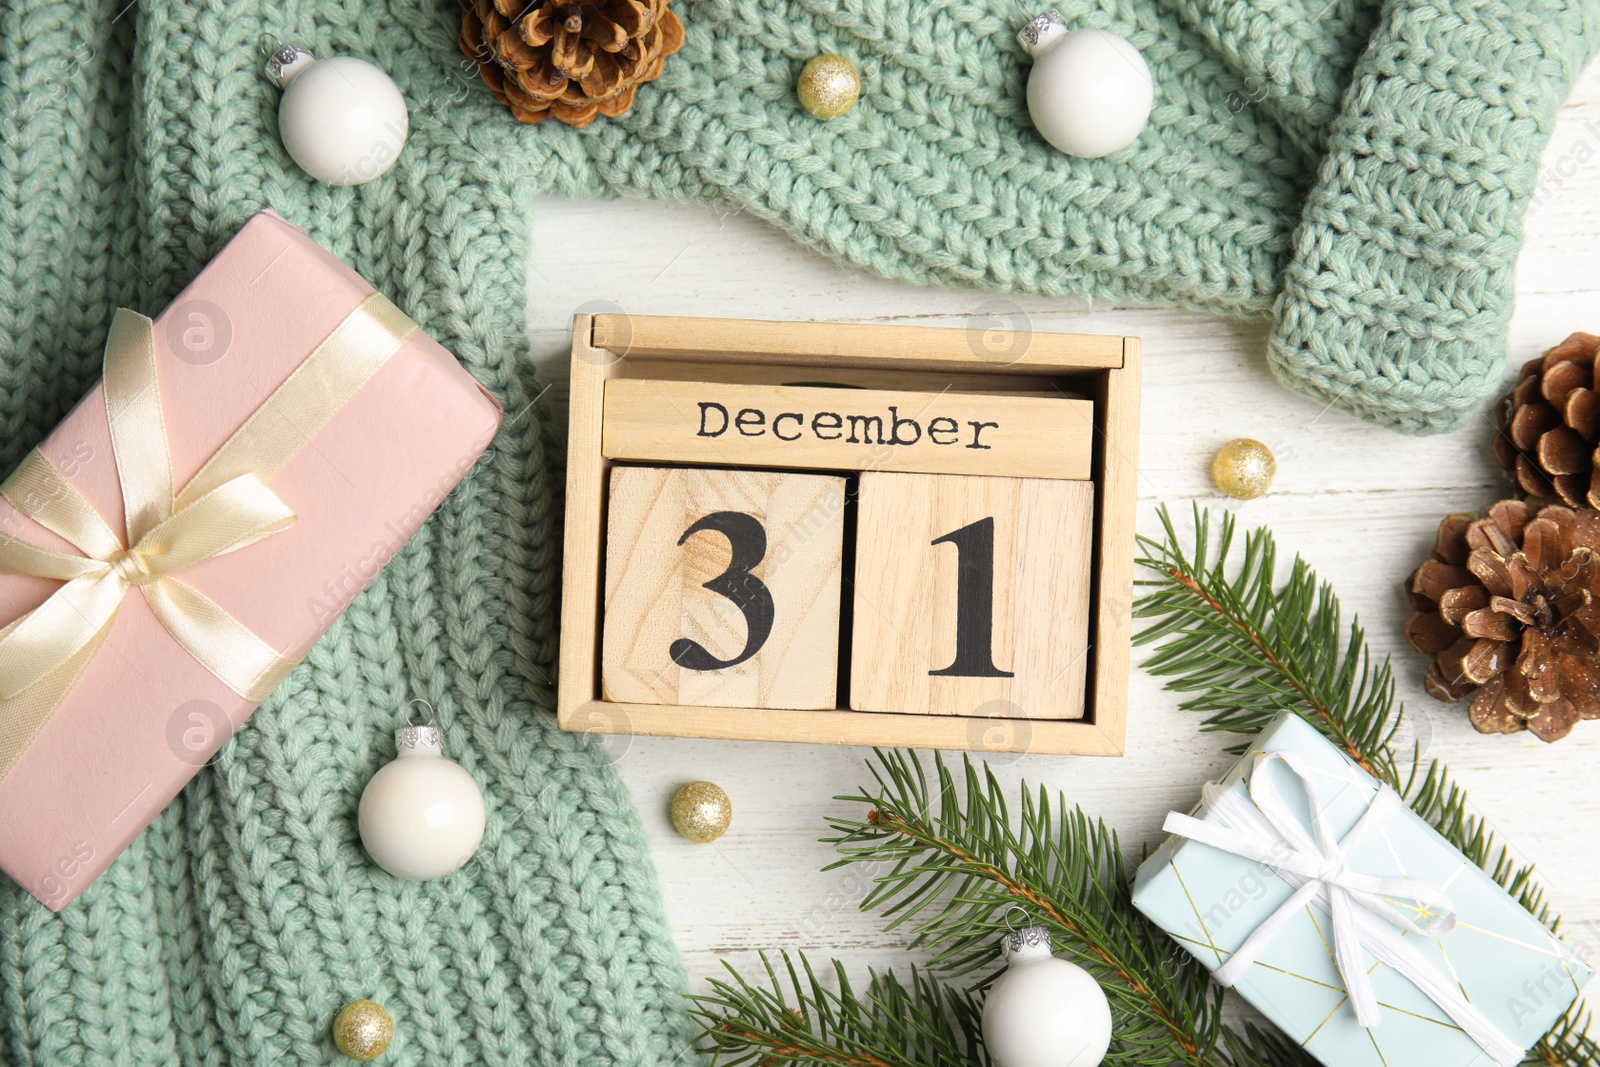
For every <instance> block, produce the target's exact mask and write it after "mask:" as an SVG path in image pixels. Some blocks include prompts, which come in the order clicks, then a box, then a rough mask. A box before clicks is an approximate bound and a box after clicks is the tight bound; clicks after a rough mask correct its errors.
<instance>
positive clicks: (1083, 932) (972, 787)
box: [830, 752, 1309, 1067]
mask: <svg viewBox="0 0 1600 1067" xmlns="http://www.w3.org/2000/svg"><path fill="white" fill-rule="evenodd" d="M933 768H934V772H935V773H934V778H933V780H932V781H931V782H930V780H929V777H928V773H927V769H926V765H925V764H924V762H923V761H922V760H921V759H920V758H918V757H917V756H914V755H911V754H908V753H900V752H890V753H884V752H879V753H878V754H877V758H876V761H875V765H874V767H873V774H874V776H875V778H876V779H877V789H876V790H874V791H868V792H863V793H860V794H857V795H855V796H849V797H840V798H838V799H841V800H849V801H854V802H857V803H861V804H865V805H867V806H868V807H869V808H870V811H869V813H868V815H867V817H866V818H865V819H864V820H852V819H844V818H835V819H832V820H830V823H831V825H832V826H833V828H834V829H835V831H837V832H838V834H839V836H838V837H836V838H833V839H831V840H832V842H833V844H834V845H835V846H836V847H837V848H838V849H839V851H840V853H841V855H842V857H843V858H842V859H841V860H840V861H839V862H838V863H837V864H834V866H840V865H844V864H850V863H872V864H876V865H880V866H887V867H888V868H889V869H888V871H887V872H880V873H878V874H877V875H876V876H875V879H874V880H875V885H874V888H873V889H872V891H871V892H870V893H869V894H868V895H867V897H866V898H865V899H864V900H863V901H862V904H861V907H862V909H863V910H868V911H871V910H877V911H881V912H882V913H883V914H884V915H885V917H886V918H887V920H888V922H887V927H888V928H889V929H895V928H897V927H900V926H908V927H909V928H910V930H911V932H912V941H911V946H912V947H913V948H926V949H929V950H931V951H932V952H933V953H934V955H933V960H932V964H931V966H932V967H934V968H935V969H936V970H938V971H940V972H941V973H943V974H946V975H949V976H959V975H965V974H968V973H971V972H973V971H975V970H977V969H979V968H983V967H986V966H987V965H989V964H991V963H992V962H993V961H994V959H995V958H996V956H997V955H998V944H999V940H1000V938H1001V935H1003V934H1004V933H1005V931H1006V927H1005V924H1004V921H1003V917H1004V913H1005V911H1006V909H1007V908H1008V907H1009V906H1010V905H1013V904H1015V905H1020V906H1021V907H1023V908H1024V909H1025V910H1026V911H1028V912H1029V913H1030V915H1031V916H1032V917H1033V920H1034V921H1035V922H1038V923H1039V924H1040V925H1043V926H1046V927H1048V928H1050V929H1051V930H1052V932H1053V933H1054V934H1055V935H1056V937H1055V940H1056V943H1057V947H1058V948H1059V949H1060V950H1061V951H1062V953H1063V954H1064V955H1065V956H1067V957H1068V958H1071V959H1072V960H1074V962H1076V963H1078V964H1079V965H1081V966H1083V967H1084V968H1085V969H1087V970H1088V971H1089V972H1090V973H1091V974H1092V975H1094V977H1095V978H1096V980H1098V981H1099V982H1100V984H1101V986H1102V988H1104V989H1105V992H1106V996H1107V998H1108V1000H1109V1001H1110V1002H1111V1007H1112V1013H1113V1015H1114V1017H1115V1019H1116V1028H1115V1038H1114V1041H1113V1044H1112V1047H1111V1050H1110V1052H1109V1053H1108V1055H1107V1057H1106V1061H1105V1062H1106V1063H1108V1064H1121V1065H1127V1067H1133V1065H1146V1064H1149V1065H1156V1064H1160V1065H1166V1064H1172V1063H1184V1064H1190V1065H1193V1067H1223V1065H1227V1064H1236V1065H1241V1067H1243V1065H1249V1067H1270V1065H1272V1064H1274V1063H1276V1062H1279V1061H1275V1060H1271V1059H1259V1058H1254V1056H1253V1055H1252V1050H1250V1049H1244V1050H1243V1051H1242V1052H1241V1054H1240V1056H1238V1057H1237V1058H1236V1057H1233V1056H1230V1055H1229V1054H1228V1052H1227V1051H1226V1050H1224V1048H1223V1042H1224V1036H1225V1028H1224V1027H1223V1024H1222V1018H1221V1003H1222V991H1221V989H1220V988H1218V987H1216V986H1214V985H1213V984H1212V983H1211V982H1210V978H1209V974H1208V972H1207V971H1206V970H1205V968H1204V967H1202V966H1201V965H1200V964H1199V963H1198V962H1197V961H1196V960H1194V959H1193V957H1191V956H1190V955H1189V954H1188V953H1186V952H1184V951H1182V950H1181V949H1180V948H1178V947H1177V946H1176V945H1174V944H1173V942H1172V941H1171V939H1170V938H1169V937H1168V936H1167V935H1166V934H1165V933H1164V932H1163V931H1161V930H1160V929H1158V928H1157V927H1156V926H1155V925H1154V924H1152V923H1150V922H1149V920H1147V919H1145V918H1144V916H1143V915H1142V914H1140V913H1139V912H1138V911H1137V910H1136V909H1135V908H1134V907H1133V903H1132V895H1131V890H1130V886H1129V872H1128V870H1127V867H1126V863H1125V860H1124V858H1123V853H1122V848H1121V846H1120V844H1119V843H1118V841H1117V837H1116V835H1115V833H1113V832H1112V831H1110V830H1109V829H1108V828H1107V827H1106V826H1105V825H1104V824H1103V823H1101V822H1099V821H1097V820H1091V819H1090V818H1089V817H1088V816H1086V815H1084V814H1083V812H1082V811H1080V810H1078V809H1077V808H1073V807H1069V806H1068V805H1067V803H1066V800H1065V798H1064V797H1062V796H1061V795H1060V794H1057V795H1056V797H1055V798H1054V800H1053V801H1052V799H1051V796H1050V794H1049V793H1048V792H1047V791H1045V790H1043V789H1040V790H1039V791H1038V792H1036V793H1035V792H1032V791H1030V790H1029V789H1028V788H1027V787H1026V786H1024V787H1023V789H1022V791H1021V797H1020V803H1019V805H1018V809H1017V812H1016V818H1015V820H1013V819H1012V818H1011V812H1010V810H1009V809H1008V806H1007V803H1006V796H1005V791H1004V790H1003V789H1002V787H1001V785H1000V783H999V781H998V780H997V779H996V778H995V776H994V774H993V773H992V772H990V771H989V770H988V768H987V767H985V768H984V769H983V770H982V772H981V773H980V771H979V769H978V767H977V766H976V765H975V764H974V763H973V762H972V760H971V759H964V760H963V771H964V773H963V775H962V777H961V779H960V781H959V782H958V780H957V778H956V776H955V775H954V774H953V773H952V772H951V770H950V768H949V767H948V766H947V765H946V764H945V762H944V760H943V758H942V757H939V756H935V758H934V760H933ZM983 984H984V983H982V982H980V983H979V986H980V988H981V986H982V985H983ZM1296 1062H1298V1063H1307V1062H1309V1060H1306V1059H1304V1058H1303V1055H1302V1058H1301V1059H1299V1060H1297V1061H1296Z"/></svg>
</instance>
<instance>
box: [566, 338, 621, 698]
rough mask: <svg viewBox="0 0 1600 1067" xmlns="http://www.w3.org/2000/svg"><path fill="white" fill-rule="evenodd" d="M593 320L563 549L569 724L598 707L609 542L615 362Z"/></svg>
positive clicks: (573, 432) (578, 342)
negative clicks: (584, 707) (606, 436)
mask: <svg viewBox="0 0 1600 1067" xmlns="http://www.w3.org/2000/svg"><path fill="white" fill-rule="evenodd" d="M593 325H594V322H593V316H591V315H578V316H575V317H574V318H573V322H572V369H571V372H570V378H569V389H570V395H569V398H568V401H567V405H568V412H569V414H568V420H569V421H568V428H567V514H566V526H565V531H564V533H563V541H562V544H563V546H564V549H563V551H564V553H565V558H564V560H563V563H562V577H561V592H562V595H561V649H560V677H559V683H558V686H557V693H556V706H557V709H558V711H559V713H560V715H561V716H562V717H564V716H565V715H566V714H567V713H568V712H570V711H571V709H573V708H575V707H577V706H578V705H579V704H582V703H584V702H585V701H588V700H592V699H593V698H594V695H595V692H596V689H595V687H596V685H597V684H598V674H599V672H598V659H599V650H600V552H601V547H602V545H603V543H604V541H603V539H604V537H605V477H606V468H607V467H608V466H609V464H607V463H606V461H605V458H604V456H602V455H601V452H600V439H601V420H602V418H603V415H604V410H605V381H606V378H607V377H608V376H609V374H610V370H611V366H612V364H613V362H614V361H612V360H610V359H609V358H607V356H608V353H605V352H602V351H600V350H599V349H596V348H594V347H593V346H592V345H590V343H589V337H590V334H591V331H592V330H593Z"/></svg>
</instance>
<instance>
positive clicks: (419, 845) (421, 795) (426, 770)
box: [358, 725, 484, 881]
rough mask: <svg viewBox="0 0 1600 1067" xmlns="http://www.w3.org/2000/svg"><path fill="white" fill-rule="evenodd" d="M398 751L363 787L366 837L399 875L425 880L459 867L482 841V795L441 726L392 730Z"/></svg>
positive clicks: (364, 842)
mask: <svg viewBox="0 0 1600 1067" xmlns="http://www.w3.org/2000/svg"><path fill="white" fill-rule="evenodd" d="M394 739H395V746H396V747H397V748H398V749H399V752H400V755H399V757H398V758H397V759H395V760H394V761H393V762H392V763H389V764H387V765H385V766H383V767H381V768H379V770H378V773H377V774H374V775H373V776H372V780H371V781H370V782H368V783H367V788H366V789H365V790H363V791H362V793H361V808H360V812H359V816H358V821H359V822H360V824H361V843H362V845H364V846H365V847H366V850H367V853H368V854H369V855H370V856H371V857H372V858H373V860H375V861H376V862H377V864H378V866H380V867H382V868H383V869H384V870H386V871H388V872H389V873H390V874H392V875H395V876H396V877H398V878H412V879H416V880H418V881H425V880H427V879H429V878H442V877H443V876H445V875H447V874H449V873H450V872H451V871H454V870H456V869H457V868H459V867H460V866H461V865H462V864H464V863H466V862H467V860H469V859H471V858H472V854H473V853H474V852H476V851H477V850H478V844H479V842H481V841H482V840H483V825H484V806H483V793H482V792H481V791H480V790H479V789H478V783H477V782H476V781H474V780H473V778H472V775H470V774H468V773H467V772H466V771H465V770H463V769H462V768H461V765H460V764H458V763H455V762H454V761H452V760H448V759H446V758H445V757H444V753H443V748H442V744H441V742H442V738H441V736H440V733H439V728H438V727H436V726H432V725H429V726H407V727H404V728H403V729H400V730H397V731H395V735H394Z"/></svg>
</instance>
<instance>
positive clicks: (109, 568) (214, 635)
mask: <svg viewBox="0 0 1600 1067" xmlns="http://www.w3.org/2000/svg"><path fill="white" fill-rule="evenodd" d="M416 329H417V325H416V323H414V322H412V321H411V320H410V319H409V318H407V317H406V316H405V314H404V313H403V312H401V311H400V309H399V308H396V307H395V306H394V305H393V304H391V303H390V302H389V301H388V300H386V299H385V298H384V297H382V296H381V295H379V294H377V293H374V294H372V295H371V296H369V297H367V299H365V300H364V301H362V302H361V304H360V305H359V306H358V307H357V308H356V309H355V310H354V311H352V312H351V313H350V314H349V315H348V316H346V317H345V319H344V320H343V321H342V322H340V323H339V325H338V326H336V327H335V328H334V330H333V332H332V333H330V334H329V335H328V336H327V337H326V338H324V339H323V341H322V343H321V344H319V345H318V346H317V347H316V348H315V349H314V350H312V352H311V355H309V356H308V357H306V359H305V361H304V362H302V363H301V364H300V366H299V367H297V368H296V369H295V370H294V372H293V373H292V374H290V375H289V377H288V378H287V379H285V380H284V382H283V384H282V385H280V386H279V387H278V388H277V389H275V390H274V391H273V393H272V395H271V396H269V397H267V399H266V400H265V401H264V402H263V403H262V404H261V406H260V407H258V408H257V409H256V410H255V412H254V413H253V414H251V416H250V417H249V418H248V419H247V420H246V421H245V423H244V425H243V426H241V427H239V429H238V430H237V431H235V433H234V434H233V436H232V437H230V438H228V440H227V441H226V442H224V443H223V445H222V447H221V448H219V449H218V450H217V451H216V453H215V454H214V455H212V457H211V458H210V459H209V460H208V461H207V462H206V464H205V466H203V467H202V468H200V471H199V473H198V474H196V475H195V476H194V478H192V479H191V480H190V481H189V483H188V484H187V485H185V486H184V487H183V488H182V489H181V490H178V491H175V490H174V487H173V475H172V454H171V452H170V450H169V448H168V445H167V428H166V421H165V416H164V414H163V412H162V409H161V393H160V383H159V382H158V380H157V376H156V353H155V333H154V330H153V328H152V323H151V321H150V320H149V319H147V318H145V317H144V316H143V315H140V314H137V313H135V312H132V311H128V310H126V309H120V310H118V311H117V313H116V316H115V317H114V318H113V319H112V322H111V333H110V336H108V337H107V338H106V351H105V381H104V392H105V401H106V417H107V420H108V422H109V423H110V427H111V451H112V454H113V456H114V457H115V461H116V466H117V477H118V480H119V481H120V482H121V486H122V504H123V512H124V518H125V520H126V523H127V533H128V543H127V544H126V545H124V544H123V543H122V541H121V540H120V539H119V538H118V537H117V535H116V534H115V533H113V532H112V530H111V528H110V527H109V526H107V525H106V522H105V520H104V519H103V518H101V516H100V514H99V513H98V512H96V511H95V509H94V507H93V505H91V504H90V503H89V501H88V500H86V499H85V498H84V496H83V495H82V494H81V493H79V492H78V490H77V488H76V487H75V486H73V484H72V483H71V482H70V481H68V480H67V478H66V476H65V475H63V474H62V473H61V472H60V471H59V470H58V469H56V467H55V465H54V464H52V463H51V462H50V461H49V460H48V459H46V458H45V457H44V454H43V453H41V452H40V451H39V450H38V449H34V450H33V451H32V452H30V453H29V454H28V457H27V458H26V459H25V460H23V462H22V465H21V466H20V467H18V468H17V470H16V472H15V473H13V474H12V475H11V477H10V478H8V479H7V480H6V482H5V484H4V485H0V496H4V497H5V499H6V500H7V501H8V502H9V503H10V504H11V506H12V507H14V508H16V509H17V511H19V512H20V513H22V514H23V515H26V516H27V517H28V518H30V519H32V520H34V521H35V522H37V523H38V524H39V525H41V526H43V527H45V528H46V529H47V530H50V531H51V532H53V533H55V534H57V535H59V536H60V537H61V538H63V539H64V540H66V541H67V542H69V543H70V544H71V545H73V547H75V548H77V549H78V551H80V552H82V553H83V554H82V555H81V556H79V555H73V554H71V553H68V552H57V551H54V550H52V549H48V548H41V547H39V546H38V545H35V544H32V543H30V542H28V541H24V540H22V539H21V538H18V537H13V536H11V535H10V534H6V533H0V574H17V575H30V576H33V577H36V578H47V579H50V580H52V581H58V582H63V583H65V584H64V585H62V586H61V588H59V589H57V590H56V591H55V592H54V593H52V594H51V595H50V598H49V599H48V600H46V601H45V602H44V603H43V604H40V605H39V606H38V607H37V608H34V609H33V610H32V611H29V612H28V613H26V614H25V615H22V616H21V617H20V618H17V619H15V620H13V621H12V622H11V623H10V624H9V625H7V626H6V627H4V628H3V629H0V780H3V779H4V778H5V777H6V775H7V774H9V773H10V771H11V769H12V768H13V767H14V766H15V765H16V763H17V761H18V760H19V759H20V758H21V757H22V754H23V753H24V752H26V751H27V749H28V746H29V745H31V744H32V743H33V740H34V738H35V737H37V736H38V734H39V731H41V730H43V729H44V727H45V724H46V723H48V722H49V721H50V717H51V716H52V715H53V714H55V710H56V708H58V707H60V705H61V703H62V701H63V700H65V699H66V697H67V694H68V693H70V692H71V691H72V687H73V686H75V685H76V684H77V683H78V679H79V678H80V677H81V676H82V674H83V671H84V669H85V668H86V667H88V665H89V663H90V661H91V660H93V659H94V657H95V654H96V653H97V652H98V651H99V650H100V647H101V645H102V644H104V642H105V640H106V637H107V636H108V635H109V634H110V632H111V627H112V624H113V623H114V622H115V621H116V618H117V613H118V611H120V610H121V607H122V604H123V601H124V599H125V598H126V597H127V595H128V594H129V592H131V591H132V590H134V589H138V590H139V592H140V593H141V594H143V596H144V599H145V603H146V604H148V605H149V606H150V611H151V613H152V614H154V615H155V617H156V620H157V621H158V622H160V623H161V625H162V626H163V627H164V628H165V629H166V631H167V633H169V634H170V635H171V636H172V639H173V640H174V641H176V642H178V644H179V645H180V646H182V648H183V649H184V651H186V652H188V653H189V655H191V656H193V657H194V658H195V660H196V661H197V662H198V663H199V664H200V665H201V666H202V667H204V668H205V669H206V670H207V671H209V672H211V673H212V674H213V675H215V676H216V677H217V678H218V679H219V680H220V681H221V682H222V683H223V684H224V685H226V686H227V687H228V688H229V689H232V690H233V691H234V692H235V693H238V694H239V695H240V696H241V697H244V698H245V699H246V700H249V701H252V702H255V703H259V702H260V701H262V700H264V699H265V698H266V696H267V694H269V693H271V692H272V690H273V689H275V688H276V687H277V685H278V683H279V682H281V681H283V679H284V678H285V677H286V676H287V675H288V674H289V672H290V671H291V670H293V669H294V666H295V664H296V662H298V661H296V660H291V659H287V658H285V657H284V656H281V655H279V654H278V652H277V651H276V650H275V649H273V648H272V647H271V646H270V645H268V644H267V643H266V642H265V641H263V640H261V638H259V637H257V636H256V635H255V634H253V633H251V632H250V630H249V629H248V628H247V627H246V626H245V625H244V624H243V623H241V622H240V621H239V620H238V619H235V618H234V617H233V616H232V615H230V614H229V613H228V612H227V611H226V610H225V609H224V608H222V607H221V606H219V605H218V604H217V603H216V602H215V601H213V600H212V599H211V598H210V597H208V596H206V595H205V594H204V593H201V592H200V591H199V590H197V589H195V588H194V587H193V586H191V585H188V584H187V583H185V582H183V581H181V580H179V579H178V578H177V577H175V575H177V574H178V573H179V572H180V571H183V570H184V569H185V568H188V567H192V566H194V565H195V564H197V563H200V562H201V561H203V560H207V559H211V558H213V557H215V556H221V555H226V554H227V553H229V552H236V551H238V550H239V549H241V548H244V547H245V546H247V545H251V544H254V543H255V542H257V541H259V540H261V539H262V538H264V537H269V536H271V535H272V534H275V533H278V532H279V531H281V530H286V529H288V528H289V527H290V526H291V525H292V524H293V523H294V521H295V513H294V511H293V510H292V509H291V508H290V507H289V505H288V504H286V503H284V501H283V499H282V498H281V497H279V496H278V494H277V493H275V492H273V490H272V489H271V487H270V483H271V481H272V479H273V477H274V476H275V475H276V474H277V473H278V471H279V470H281V469H282V468H283V466H284V465H285V464H286V463H288V462H289V460H291V459H293V458H294V457H295V455H297V454H298V453H299V452H300V450H301V449H302V448H304V447H305V445H306V444H307V443H308V442H309V441H310V440H311V438H312V437H314V436H315V435H316V434H317V432H318V431H319V430H321V429H322V427H323V426H324V425H325V424H326V423H327V421H328V420H329V419H331V418H332V417H333V416H334V415H335V414H336V413H337V412H338V411H339V410H340V409H341V408H343V407H344V406H345V404H346V403H347V402H349V400H350V398H351V397H352V396H354V395H355V394H356V392H357V390H359V389H360V388H361V387H362V386H363V385H365V384H366V383H367V381H368V380H369V379H370V378H371V377H372V376H373V374H375V373H377V371H378V369H379V368H380V367H382V366H383V365H384V363H386V362H387V361H388V359H389V357H390V356H392V355H394V353H395V352H397V351H399V349H400V346H401V345H402V344H404V343H405V340H406V339H407V338H408V337H410V336H411V334H412V333H414V332H415V331H416Z"/></svg>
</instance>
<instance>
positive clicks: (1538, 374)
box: [1494, 333, 1600, 509]
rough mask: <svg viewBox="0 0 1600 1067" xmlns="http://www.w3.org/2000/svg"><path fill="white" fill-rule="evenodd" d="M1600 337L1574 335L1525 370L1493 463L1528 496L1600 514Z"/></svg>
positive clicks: (1506, 406)
mask: <svg viewBox="0 0 1600 1067" xmlns="http://www.w3.org/2000/svg"><path fill="white" fill-rule="evenodd" d="M1596 352H1600V337H1596V336H1595V335H1594V334H1592V333H1575V334H1573V335H1572V336H1571V337H1568V338H1567V339H1566V340H1565V341H1562V342H1561V343H1560V344H1559V345H1556V346H1555V347H1554V348H1552V349H1551V350H1550V351H1548V352H1546V353H1545V354H1544V355H1542V356H1540V357H1539V358H1538V359H1532V360H1529V361H1528V362H1527V363H1526V364H1524V365H1523V367H1522V374H1521V376H1520V377H1519V378H1518V379H1517V384H1516V387H1515V388H1514V389H1513V390H1512V391H1511V395H1510V396H1508V397H1506V398H1505V399H1504V400H1503V401H1501V403H1500V432H1499V433H1497V434H1495V437H1494V458H1495V459H1497V460H1498V461H1499V462H1500V466H1502V467H1504V468H1505V469H1506V473H1507V474H1509V475H1511V479H1512V481H1514V482H1515V483H1516V485H1517V488H1518V489H1520V490H1521V491H1522V492H1523V493H1524V494H1526V495H1528V496H1532V497H1540V498H1542V499H1545V500H1550V501H1555V500H1560V501H1561V502H1562V503H1564V504H1566V505H1567V506H1568V507H1572V508H1595V509H1600V471H1596V469H1595V466H1596V463H1595V455H1596V452H1595V446H1596V444H1597V443H1600V379H1597V376H1596V373H1597V368H1596V366H1595V354H1596Z"/></svg>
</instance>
